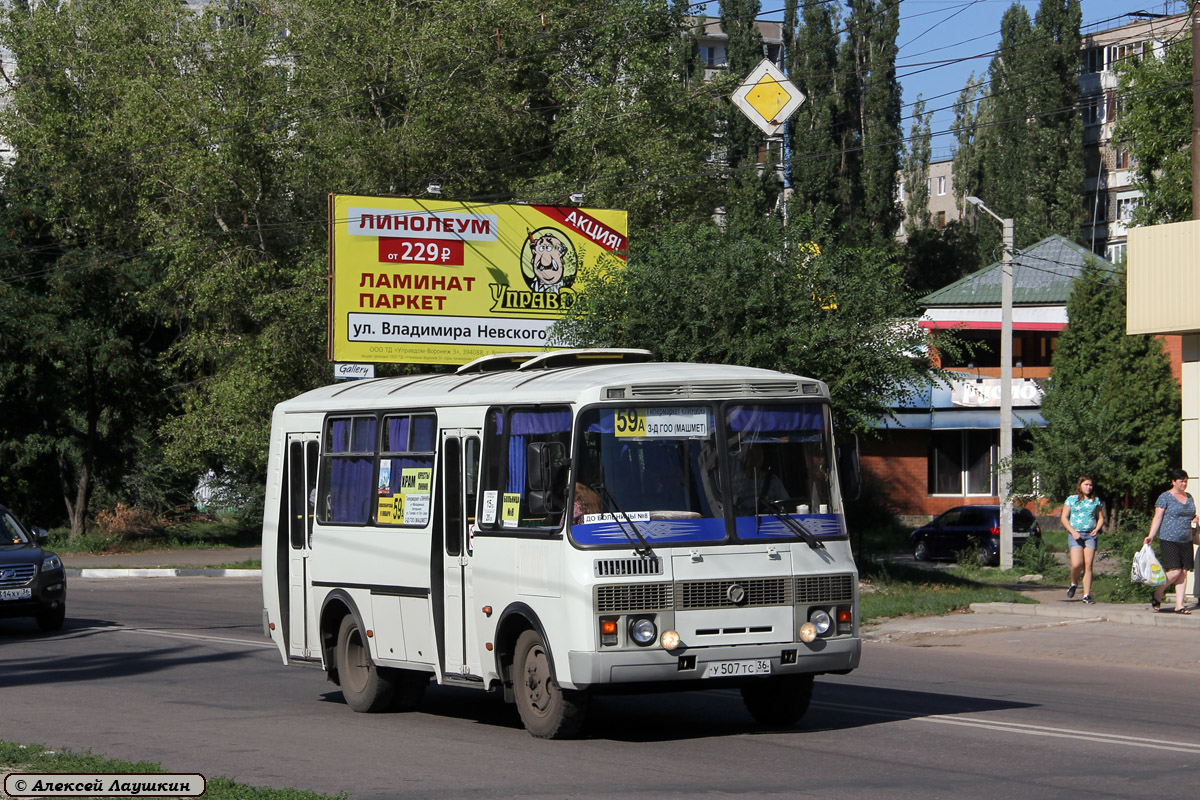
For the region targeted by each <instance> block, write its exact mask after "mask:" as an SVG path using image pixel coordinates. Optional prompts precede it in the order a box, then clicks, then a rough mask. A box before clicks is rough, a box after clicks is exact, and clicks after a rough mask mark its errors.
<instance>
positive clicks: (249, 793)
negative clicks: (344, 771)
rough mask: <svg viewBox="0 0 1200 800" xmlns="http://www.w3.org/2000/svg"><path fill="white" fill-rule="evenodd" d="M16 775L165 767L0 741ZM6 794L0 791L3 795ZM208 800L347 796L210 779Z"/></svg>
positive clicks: (5, 765)
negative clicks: (18, 773) (22, 773)
mask: <svg viewBox="0 0 1200 800" xmlns="http://www.w3.org/2000/svg"><path fill="white" fill-rule="evenodd" d="M12 772H28V773H37V774H41V773H65V774H78V775H99V774H101V773H134V774H147V773H154V774H161V773H163V772H165V770H163V768H162V767H161V766H159V765H158V764H155V763H153V762H150V761H139V762H131V761H120V760H115V759H110V758H105V757H103V756H97V755H94V754H92V753H91V752H90V751H86V752H83V753H74V752H71V751H69V750H50V749H48V748H46V747H44V746H42V745H36V744H35V745H24V744H17V743H15V742H7V741H3V740H0V774H8V773H12ZM2 794H3V792H2V791H0V795H2ZM203 796H204V798H205V800H330V799H334V798H335V799H336V800H345V798H346V797H347V795H346V794H345V793H344V792H343V793H339V794H336V795H324V794H316V793H315V792H306V791H302V790H300V789H290V788H289V789H272V788H262V787H256V786H247V785H246V784H242V783H235V782H234V781H232V780H230V779H229V778H224V777H218V778H208V780H207V785H206V787H205V792H204V795H203Z"/></svg>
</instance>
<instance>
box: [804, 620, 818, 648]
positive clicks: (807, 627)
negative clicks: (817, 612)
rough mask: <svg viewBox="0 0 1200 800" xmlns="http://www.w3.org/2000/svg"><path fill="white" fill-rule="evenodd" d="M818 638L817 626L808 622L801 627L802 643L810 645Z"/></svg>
mask: <svg viewBox="0 0 1200 800" xmlns="http://www.w3.org/2000/svg"><path fill="white" fill-rule="evenodd" d="M816 638H817V626H816V625H813V624H812V623H811V622H806V623H804V624H803V625H801V626H800V641H802V642H804V643H805V644H808V643H809V642H811V641H813V640H814V639H816Z"/></svg>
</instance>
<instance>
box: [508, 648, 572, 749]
mask: <svg viewBox="0 0 1200 800" xmlns="http://www.w3.org/2000/svg"><path fill="white" fill-rule="evenodd" d="M512 669H513V692H514V694H515V695H516V701H517V711H518V712H519V713H520V714H521V722H522V723H524V725H525V730H527V731H529V732H530V733H531V734H533V735H534V736H536V737H538V738H539V739H569V738H571V737H572V736H574V735H575V734H577V733H578V732H579V729H580V728H581V727H582V726H583V717H584V713H585V712H586V710H587V694H586V693H584V692H579V691H572V690H568V689H563V688H561V687H559V685H558V683H557V682H556V681H555V680H554V676H553V674H551V671H550V656H549V654H548V653H547V652H546V644H545V642H543V641H542V638H541V636H539V635H538V633H537V632H536V631H525V632H524V633H522V634H521V636H520V637H519V638H518V639H517V647H516V651H515V652H514V654H513V666H512Z"/></svg>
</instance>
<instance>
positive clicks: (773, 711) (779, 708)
mask: <svg viewBox="0 0 1200 800" xmlns="http://www.w3.org/2000/svg"><path fill="white" fill-rule="evenodd" d="M813 677H814V676H813V675H779V676H776V677H773V678H762V679H760V680H756V681H753V682H751V683H747V684H746V685H745V686H743V687H742V702H743V703H745V704H746V710H747V711H749V712H750V716H752V717H754V719H755V720H756V721H757V722H758V723H759V724H760V725H766V726H768V727H772V728H778V727H782V726H785V725H794V724H796V723H797V722H799V721H800V718H801V717H803V716H804V714H805V713H806V712H807V711H808V704H809V703H811V702H812V693H813Z"/></svg>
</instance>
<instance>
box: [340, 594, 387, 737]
mask: <svg viewBox="0 0 1200 800" xmlns="http://www.w3.org/2000/svg"><path fill="white" fill-rule="evenodd" d="M337 670H338V683H339V684H340V685H341V687H342V697H344V698H345V700H346V705H348V706H350V707H351V708H353V709H354V710H355V711H363V712H366V713H371V714H373V713H375V712H378V711H384V710H386V709H387V708H388V707H389V706H390V705H391V704H392V699H393V698H394V696H395V693H396V689H395V686H394V684H393V683H392V682H391V681H390V680H388V679H387V677H385V676H384V675H382V674H380V671H379V670H378V669H377V668H376V667H375V665H374V664H372V663H371V658H370V654H369V653H368V652H367V643H366V642H365V641H363V635H362V631H361V630H359V627H358V623H357V622H355V621H354V617H353V616H351V615H349V614H347V615H346V616H345V617H344V618H343V619H342V624H341V627H339V628H338V637H337Z"/></svg>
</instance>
